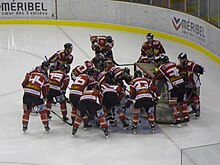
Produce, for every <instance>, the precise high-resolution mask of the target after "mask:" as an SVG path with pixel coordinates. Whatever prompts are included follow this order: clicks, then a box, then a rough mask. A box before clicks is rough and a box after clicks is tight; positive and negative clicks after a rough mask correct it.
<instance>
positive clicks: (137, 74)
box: [134, 70, 142, 78]
mask: <svg viewBox="0 0 220 165" xmlns="http://www.w3.org/2000/svg"><path fill="white" fill-rule="evenodd" d="M136 77H142V72H141V71H140V70H136V71H135V72H134V78H136Z"/></svg>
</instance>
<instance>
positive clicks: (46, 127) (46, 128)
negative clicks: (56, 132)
mask: <svg viewBox="0 0 220 165" xmlns="http://www.w3.org/2000/svg"><path fill="white" fill-rule="evenodd" d="M44 128H45V131H46V133H49V131H50V127H49V126H48V125H46V126H45V127H44Z"/></svg>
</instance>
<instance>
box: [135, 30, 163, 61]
mask: <svg viewBox="0 0 220 165" xmlns="http://www.w3.org/2000/svg"><path fill="white" fill-rule="evenodd" d="M146 39H147V41H146V42H144V43H143V44H142V47H141V56H140V57H139V59H138V62H144V63H146V62H151V61H152V60H154V58H155V57H157V56H160V55H161V54H165V53H166V52H165V50H164V47H163V45H162V44H161V42H160V41H158V40H154V35H153V34H152V33H148V34H147V35H146Z"/></svg>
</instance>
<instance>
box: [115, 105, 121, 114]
mask: <svg viewBox="0 0 220 165" xmlns="http://www.w3.org/2000/svg"><path fill="white" fill-rule="evenodd" d="M115 110H116V112H117V113H120V112H122V108H121V105H117V106H115Z"/></svg>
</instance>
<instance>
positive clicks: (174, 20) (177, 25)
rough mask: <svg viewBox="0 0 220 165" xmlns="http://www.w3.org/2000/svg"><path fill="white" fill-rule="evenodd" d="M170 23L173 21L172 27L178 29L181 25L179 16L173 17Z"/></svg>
mask: <svg viewBox="0 0 220 165" xmlns="http://www.w3.org/2000/svg"><path fill="white" fill-rule="evenodd" d="M172 23H173V26H174V28H175V29H176V31H178V30H179V28H180V27H181V19H180V18H176V17H173V19H172Z"/></svg>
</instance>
